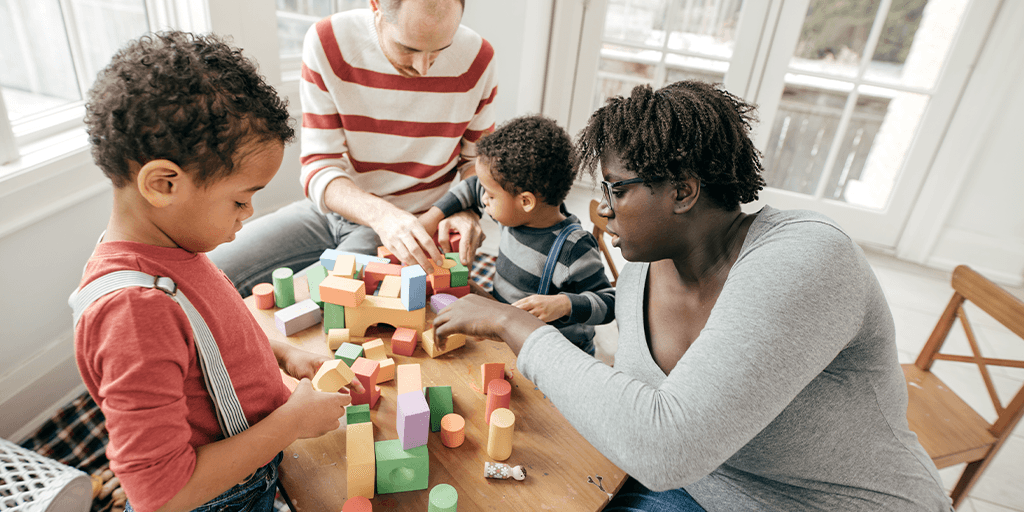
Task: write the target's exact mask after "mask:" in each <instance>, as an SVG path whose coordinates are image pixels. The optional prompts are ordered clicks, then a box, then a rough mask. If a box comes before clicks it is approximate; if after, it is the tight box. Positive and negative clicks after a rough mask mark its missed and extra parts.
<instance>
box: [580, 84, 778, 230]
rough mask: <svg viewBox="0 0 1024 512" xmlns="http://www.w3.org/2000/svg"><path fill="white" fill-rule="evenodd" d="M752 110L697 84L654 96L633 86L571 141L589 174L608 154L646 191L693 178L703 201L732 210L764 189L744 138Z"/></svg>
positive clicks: (754, 150)
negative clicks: (656, 185)
mask: <svg viewBox="0 0 1024 512" xmlns="http://www.w3.org/2000/svg"><path fill="white" fill-rule="evenodd" d="M755 108H756V107H754V106H753V105H750V104H747V103H745V102H744V101H743V100H741V99H739V98H737V97H736V96H733V95H732V94H730V93H729V92H727V91H725V90H723V89H720V88H719V86H718V85H716V84H709V83H705V82H700V81H696V80H686V81H682V82H676V83H673V84H669V85H666V86H665V87H662V88H661V89H658V90H657V91H654V90H652V89H651V86H649V85H638V86H636V87H634V88H633V92H632V94H631V95H630V96H629V97H628V98H623V97H622V96H616V97H614V98H610V99H609V100H608V102H607V103H606V104H605V105H604V106H603V107H601V108H599V109H598V110H597V111H596V112H594V113H593V114H592V115H591V116H590V120H589V121H588V122H587V126H586V127H585V128H583V130H581V131H580V134H579V136H578V137H577V142H576V148H577V151H578V152H579V154H580V160H581V163H580V166H581V168H582V169H586V170H587V171H589V172H590V173H591V174H594V173H595V171H596V169H597V165H598V163H599V162H600V160H601V158H602V156H604V155H605V154H606V152H609V151H611V152H613V153H614V154H616V155H617V156H618V157H619V158H620V159H621V161H622V163H623V165H624V166H625V167H626V169H628V170H630V171H633V172H635V173H636V174H637V177H639V178H642V179H643V180H644V183H645V184H647V185H652V184H654V183H658V182H663V181H668V182H670V183H672V184H675V185H678V184H680V183H681V182H682V181H683V180H685V179H687V178H697V179H699V180H700V182H701V184H702V185H703V186H704V190H703V193H704V194H706V197H708V198H709V199H711V201H712V202H713V203H714V204H716V205H718V206H719V207H721V208H723V209H725V210H726V211H733V210H735V209H737V208H739V205H740V204H742V203H749V202H751V201H755V200H757V193H758V191H760V190H761V189H762V188H764V186H765V182H764V178H762V176H761V172H762V171H763V168H762V167H761V154H760V152H759V151H758V150H757V148H755V147H754V143H753V141H751V140H750V125H751V123H753V122H756V120H757V119H756V117H755V112H754V110H755Z"/></svg>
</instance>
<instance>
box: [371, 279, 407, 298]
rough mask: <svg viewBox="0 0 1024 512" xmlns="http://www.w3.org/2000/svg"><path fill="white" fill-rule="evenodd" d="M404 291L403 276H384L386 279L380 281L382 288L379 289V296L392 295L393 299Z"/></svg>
mask: <svg viewBox="0 0 1024 512" xmlns="http://www.w3.org/2000/svg"><path fill="white" fill-rule="evenodd" d="M401 293H402V277H401V276H384V280H383V281H381V283H380V289H378V290H377V296H378V297H390V298H392V299H397V298H399V295H400V294H401Z"/></svg>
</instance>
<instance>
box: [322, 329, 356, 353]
mask: <svg viewBox="0 0 1024 512" xmlns="http://www.w3.org/2000/svg"><path fill="white" fill-rule="evenodd" d="M350 339H351V337H350V336H349V335H348V329H331V330H329V331H327V348H329V349H330V350H331V352H332V353H333V352H334V351H335V350H338V347H340V346H341V344H342V343H351V342H350V341H349V340H350Z"/></svg>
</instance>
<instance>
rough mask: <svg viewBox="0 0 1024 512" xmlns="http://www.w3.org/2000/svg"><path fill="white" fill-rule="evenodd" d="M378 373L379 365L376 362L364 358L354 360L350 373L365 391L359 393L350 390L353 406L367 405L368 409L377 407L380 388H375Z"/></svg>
mask: <svg viewBox="0 0 1024 512" xmlns="http://www.w3.org/2000/svg"><path fill="white" fill-rule="evenodd" d="M379 372H380V363H378V362H377V361H374V360H372V359H367V358H365V357H360V358H359V359H356V362H355V363H354V364H353V365H352V373H354V374H355V376H356V378H357V379H359V382H360V383H362V384H363V389H365V390H366V391H364V392H362V393H359V392H357V391H356V390H354V389H353V390H351V392H350V393H351V394H352V403H353V404H354V405H359V404H369V406H370V408H373V407H374V406H375V405H377V400H379V399H380V387H379V386H377V373H379Z"/></svg>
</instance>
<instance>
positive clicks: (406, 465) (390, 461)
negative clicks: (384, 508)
mask: <svg viewBox="0 0 1024 512" xmlns="http://www.w3.org/2000/svg"><path fill="white" fill-rule="evenodd" d="M374 452H375V454H376V461H377V493H378V494H390V493H394V492H405V491H418V490H422V489H426V488H427V484H428V482H429V481H430V455H429V453H428V452H427V446H426V445H423V446H418V447H416V448H413V449H411V450H403V449H402V442H401V441H399V440H398V439H390V440H387V441H377V442H376V443H375V444H374Z"/></svg>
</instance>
